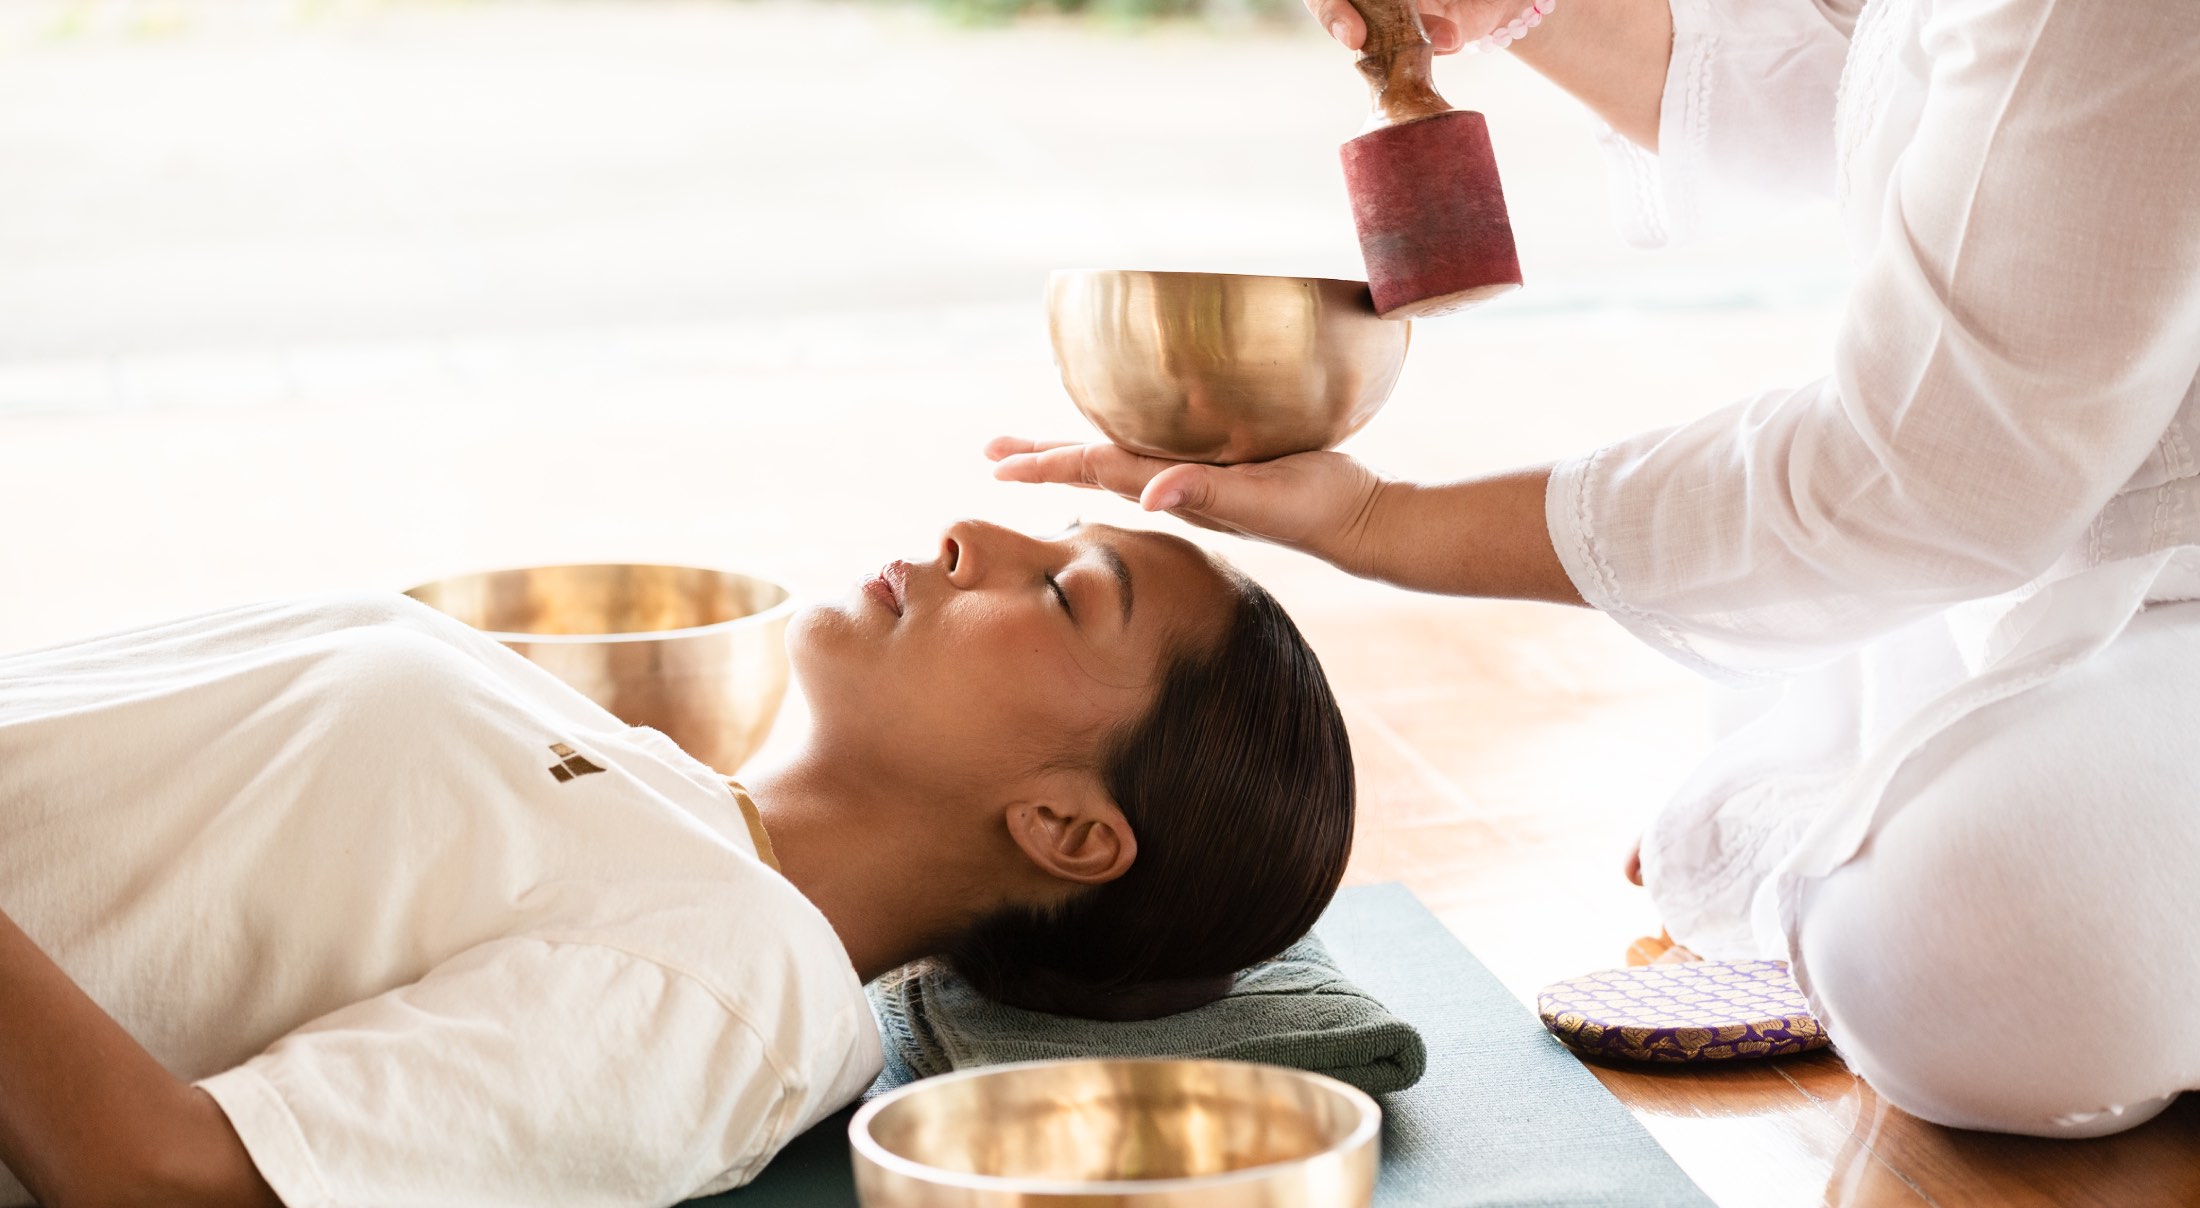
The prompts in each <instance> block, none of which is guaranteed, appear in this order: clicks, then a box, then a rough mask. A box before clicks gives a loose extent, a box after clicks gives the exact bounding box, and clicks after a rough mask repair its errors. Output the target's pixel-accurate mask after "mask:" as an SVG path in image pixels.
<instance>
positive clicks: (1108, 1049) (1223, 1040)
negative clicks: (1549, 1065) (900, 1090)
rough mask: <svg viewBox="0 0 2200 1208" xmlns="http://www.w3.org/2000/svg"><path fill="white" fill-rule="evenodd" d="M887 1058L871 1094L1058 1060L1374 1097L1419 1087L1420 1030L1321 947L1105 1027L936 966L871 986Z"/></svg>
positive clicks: (1423, 1060) (1304, 947)
mask: <svg viewBox="0 0 2200 1208" xmlns="http://www.w3.org/2000/svg"><path fill="white" fill-rule="evenodd" d="M870 994H871V1007H872V1010H873V1012H874V1013H875V1014H876V1015H877V1016H878V1026H879V1034H880V1039H881V1040H882V1041H883V1042H884V1045H885V1049H886V1070H885V1072H884V1073H882V1074H880V1075H879V1081H878V1083H877V1085H875V1086H873V1087H872V1093H874V1094H876V1093H878V1092H880V1091H885V1090H890V1089H892V1088H894V1087H896V1086H899V1085H901V1084H902V1083H904V1082H912V1081H915V1080H916V1079H918V1078H929V1077H931V1076H932V1075H934V1074H944V1073H946V1072H948V1071H949V1070H959V1069H966V1068H968V1067H970V1066H976V1065H998V1064H1001V1063H1003V1062H1009V1061H1037V1060H1041V1059H1045V1058H1053V1057H1220V1058H1228V1059H1231V1060H1237V1061H1265V1062H1268V1063H1270V1064H1272V1065H1288V1066H1293V1067H1295V1068H1297V1069H1302V1070H1312V1071H1314V1072H1316V1073H1321V1074H1327V1075H1329V1076H1330V1077H1332V1078H1337V1079H1340V1080H1342V1081H1345V1082H1349V1083H1351V1084H1352V1085H1354V1086H1356V1087H1359V1088H1360V1089H1361V1090H1363V1091H1367V1092H1368V1093H1369V1094H1376V1095H1380V1094H1387V1093H1388V1092H1391V1091H1399V1090H1404V1089H1405V1088H1407V1087H1409V1086H1412V1085H1413V1084H1414V1083H1415V1082H1418V1081H1420V1078H1421V1071H1422V1070H1423V1069H1425V1068H1426V1067H1427V1065H1428V1049H1427V1047H1426V1046H1425V1045H1423V1044H1422V1042H1421V1034H1420V1033H1419V1032H1417V1031H1415V1030H1414V1029H1413V1025H1412V1024H1409V1023H1407V1022H1406V1021H1404V1020H1402V1019H1400V1018H1398V1017H1397V1016H1395V1015H1392V1014H1391V1013H1390V1012H1389V1011H1387V1010H1385V1009H1384V1008H1383V1004H1381V1003H1379V1002H1377V1001H1375V1000H1374V999H1373V998H1370V997H1368V995H1367V994H1366V992H1364V991H1362V990H1361V989H1360V988H1359V987H1358V986H1355V985H1353V984H1352V983H1351V982H1350V981H1348V980H1346V978H1345V976H1344V974H1343V973H1342V972H1340V971H1339V970H1338V968H1337V964H1336V962H1335V961H1333V960H1331V959H1330V958H1329V952H1328V950H1327V949H1325V948H1323V947H1322V944H1321V941H1320V940H1318V939H1316V938H1314V937H1313V936H1312V935H1309V936H1307V937H1306V938H1305V939H1303V940H1300V941H1299V942H1298V943H1296V944H1293V945H1292V946H1291V947H1289V948H1287V949H1285V950H1284V952H1283V953H1282V955H1280V956H1278V957H1276V959H1274V960H1272V961H1268V962H1265V963H1263V964H1259V965H1255V966H1253V967H1252V968H1250V969H1247V970H1246V971H1244V972H1243V973H1240V974H1238V977H1237V983H1236V984H1235V985H1233V986H1232V987H1231V988H1230V992H1229V993H1228V994H1226V995H1224V996H1223V997H1222V998H1220V999H1217V1000H1216V1001H1214V1002H1211V1003H1209V1004H1207V1005H1206V1006H1204V1007H1199V1008H1196V1009H1194V1010H1190V1011H1185V1012H1182V1013H1180V1014H1176V1015H1168V1016H1164V1017H1162V1018H1160V1019H1145V1020H1138V1021H1135V1022H1130V1023H1098V1022H1095V1021H1093V1020H1089V1019H1072V1018H1069V1017H1067V1016H1062V1015H1045V1014H1041V1013H1039V1012H1037V1011H1026V1010H1022V1009H1020V1008H1017V1007H1011V1006H1005V1005H1003V1004H1001V1003H997V1002H994V1001H992V1000H991V999H988V998H986V997H985V996H984V995H982V994H979V993H978V992H977V991H976V990H975V989H973V988H972V987H971V985H970V983H968V982H966V981H964V980H963V979H962V978H960V977H957V976H956V975H955V974H954V972H953V971H951V970H949V969H948V968H947V967H946V966H945V965H942V964H939V963H937V962H930V963H926V964H923V965H917V966H912V967H910V968H908V969H904V970H898V971H896V972H894V973H890V974H887V975H886V976H885V977H882V978H880V979H879V980H878V981H875V982H873V983H871V985H870Z"/></svg>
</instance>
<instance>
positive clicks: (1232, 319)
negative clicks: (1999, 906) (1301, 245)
mask: <svg viewBox="0 0 2200 1208" xmlns="http://www.w3.org/2000/svg"><path fill="white" fill-rule="evenodd" d="M1047 331H1048V334H1049V335H1051V336H1052V337H1053V340H1054V363H1055V365H1056V366H1057V367H1059V368H1060V369H1061V371H1062V387H1063V388H1064V389H1066V390H1068V391H1069V396H1070V398H1071V400H1072V401H1074V402H1075V403H1076V404H1077V409H1078V410H1079V411H1082V412H1084V413H1085V418H1087V419H1089V420H1091V421H1092V422H1093V425H1094V426H1095V427H1097V428H1099V429H1100V431H1101V432H1103V433H1105V434H1106V435H1107V438H1108V439H1109V440H1112V441H1114V442H1115V443H1116V444H1118V445H1121V446H1122V447H1124V448H1126V449H1130V450H1132V451H1133V452H1137V453H1145V454H1149V455H1151V456H1155V457H1169V458H1175V459H1177V460H1179V461H1205V462H1214V463H1217V464H1228V463H1230V462H1240V461H1266V460H1268V459H1270V458H1274V457H1282V456H1284V455H1285V454H1288V453H1304V452H1307V451H1309V450H1312V449H1327V448H1330V447H1331V446H1333V445H1336V444H1338V443H1340V442H1342V441H1343V440H1344V438H1346V437H1348V436H1350V435H1352V434H1353V433H1354V432H1357V431H1359V430H1360V429H1361V428H1362V427H1363V426H1365V425H1366V423H1367V421H1368V420H1370V419H1372V418H1374V416H1375V413H1376V412H1377V411H1379V410H1381V409H1382V406H1383V403H1384V402H1385V401H1386V400H1388V399H1389V398H1390V391H1391V387H1393V386H1396V385H1397V384H1398V370H1399V369H1400V367H1402V366H1403V365H1404V364H1405V359H1406V342H1407V340H1408V338H1409V337H1410V336H1411V334H1412V331H1413V325H1412V324H1411V323H1409V322H1407V321H1405V320H1402V319H1401V320H1392V319H1384V318H1381V317H1379V316H1377V315H1376V313H1375V304H1374V302H1373V301H1372V300H1370V298H1369V297H1368V292H1367V283H1366V282H1364V281H1333V280H1329V279H1327V278H1322V277H1246V276H1238V275H1235V274H1231V273H1147V272H1133V271H1119V270H1106V269H1093V270H1077V271H1064V272H1058V273H1055V274H1054V275H1053V277H1051V278H1050V279H1048V281H1047Z"/></svg>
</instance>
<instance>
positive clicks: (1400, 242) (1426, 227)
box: [1343, 0, 1520, 319]
mask: <svg viewBox="0 0 2200 1208" xmlns="http://www.w3.org/2000/svg"><path fill="white" fill-rule="evenodd" d="M1351 4H1352V7H1354V8H1356V9H1358V10H1359V13H1360V16H1361V17H1363V18H1365V19H1366V21H1367V41H1366V42H1365V43H1364V44H1363V45H1362V46H1361V47H1360V57H1359V61H1358V67H1359V69H1360V74H1361V75H1363V76H1366V77H1367V83H1368V88H1369V90H1370V92H1371V93H1372V94H1373V99H1374V102H1375V113H1374V116H1373V117H1372V118H1370V119H1369V123H1368V126H1369V128H1368V130H1367V131H1366V132H1365V133H1363V134H1361V135H1360V136H1359V137H1358V138H1355V139H1353V140H1352V141H1351V142H1348V143H1346V144H1345V145H1344V151H1343V155H1344V181H1345V188H1346V190H1347V191H1348V192H1349V193H1350V194H1351V196H1352V220H1353V223H1354V225H1356V226H1357V227H1358V228H1359V231H1360V253H1361V255H1362V256H1363V257H1364V258H1365V259H1366V261H1367V284H1368V289H1369V290H1370V292H1372V293H1373V294H1374V296H1375V309H1376V310H1377V311H1378V312H1379V313H1381V315H1382V316H1383V317H1384V318H1386V319H1418V318H1423V317H1426V316H1429V315H1440V314H1445V313H1447V312H1449V311H1454V310H1460V309H1463V308H1465V307H1468V306H1472V305H1474V304H1475V303H1477V302H1480V301H1483V300H1484V299H1487V298H1491V297H1494V296H1496V295H1498V294H1501V293H1504V292H1505V291H1506V290H1509V289H1514V288H1516V287H1518V286H1519V284H1520V255H1519V253H1518V252H1517V251H1516V250H1515V249H1514V247H1513V237H1512V220H1511V219H1510V218H1509V217H1507V215H1506V213H1505V191H1504V189H1503V187H1502V186H1500V185H1499V184H1498V180H1497V159H1496V157H1495V156H1494V155H1492V154H1491V152H1490V132H1489V127H1488V125H1487V124H1486V123H1484V122H1483V120H1482V115H1481V114H1479V113H1473V112H1469V111H1467V110H1463V109H1454V108H1452V107H1451V105H1450V104H1448V103H1447V102H1446V101H1445V100H1444V98H1443V97H1442V96H1439V95H1438V94H1437V92H1436V86H1435V84H1434V83H1433V82H1432V80H1431V72H1430V58H1431V48H1430V45H1429V39H1428V33H1427V31H1425V30H1424V29H1422V28H1421V12H1420V8H1419V7H1418V5H1417V4H1416V2H1415V0H1351Z"/></svg>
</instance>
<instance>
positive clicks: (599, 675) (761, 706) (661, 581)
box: [405, 563, 794, 773]
mask: <svg viewBox="0 0 2200 1208" xmlns="http://www.w3.org/2000/svg"><path fill="white" fill-rule="evenodd" d="M405 594H406V595H409V596H411V597H412V598H414V599H416V600H419V601H420V602H422V603H424V604H427V605H428V606H429V607H431V608H435V609H437V610H439V611H441V612H446V613H449V614H450V615H452V616H454V617H457V618H458V619H459V620H461V621H464V622H466V623H467V624H468V625H471V626H473V627H474V628H476V629H479V630H482V631H484V632H485V633H487V634H488V635H489V636H490V637H493V638H495V639H496V640H497V641H499V642H502V643H504V644H505V645H507V646H509V647H511V648H512V649H514V650H517V651H519V652H520V653H521V654H523V655H525V656H527V657H528V658H529V659H531V660H532V661H534V662H535V663H537V664H539V665H541V666H542V667H544V668H546V669H547V670H549V671H550V672H551V674H553V675H556V676H557V677H558V678H559V679H562V680H564V681H565V682H566V683H568V684H571V685H573V686H574V687H575V688H578V689H580V690H581V692H582V693H583V694H585V695H586V696H587V697H588V698H589V699H590V700H593V701H595V702H596V703H597V704H599V705H602V706H603V707H604V708H606V709H608V710H610V711H611V713H612V715H613V716H615V717H617V718H618V719H619V720H621V721H623V722H625V723H627V724H628V725H632V726H649V727H651V728H652V729H656V730H660V731H662V732H663V733H664V734H665V736H666V737H668V738H670V739H672V741H674V742H676V743H678V744H679V745H680V747H681V749H682V750H685V751H686V752H687V753H688V754H690V755H693V756H695V757H696V758H697V759H700V760H702V761H703V762H704V763H707V764H709V765H710V766H711V767H713V768H716V769H717V770H719V771H721V772H727V773H730V772H732V771H733V770H734V769H735V768H737V767H739V766H740V765H741V761H742V760H744V759H747V758H748V757H749V756H750V755H751V754H753V753H755V751H756V748H757V747H759V746H761V745H763V742H764V736H765V734H766V733H768V732H769V731H770V730H771V725H772V720H773V718H775V717H777V716H778V714H779V705H780V702H781V701H782V700H783V699H785V697H786V694H787V641H786V638H787V618H788V617H789V616H790V615H792V613H793V611H794V608H793V603H792V601H791V599H790V598H789V596H788V592H787V589H786V588H784V587H781V586H779V585H778V584H777V583H772V582H769V581H767V580H764V579H758V578H755V577H753V576H750V575H740V574H734V573H732V572H730V571H722V570H705V569H702V568H700V567H692V566H647V565H635V564H629V563H602V564H590V565H580V566H537V567H528V568H525V569H521V570H500V571H490V572H487V573H485V574H476V575H461V576H459V577H457V578H451V579H438V580H437V581H435V582H433V583H424V584H422V585H420V586H419V587H415V588H413V589H412V590H410V591H408V592H406V593H405Z"/></svg>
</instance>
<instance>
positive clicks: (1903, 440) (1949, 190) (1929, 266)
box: [1547, 0, 2200, 678]
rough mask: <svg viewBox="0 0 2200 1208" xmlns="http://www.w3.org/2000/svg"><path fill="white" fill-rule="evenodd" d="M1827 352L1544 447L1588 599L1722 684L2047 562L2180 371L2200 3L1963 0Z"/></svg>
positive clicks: (1937, 18) (2197, 159)
mask: <svg viewBox="0 0 2200 1208" xmlns="http://www.w3.org/2000/svg"><path fill="white" fill-rule="evenodd" d="M1922 46H1923V50H1924V53H1925V55H1926V56H1927V57H1928V59H1929V64H1928V65H1927V66H1928V74H1926V75H1925V76H1924V78H1925V79H1927V80H1929V81H1930V83H1929V85H1928V87H1927V90H1926V95H1925V99H1924V102H1923V106H1922V109H1921V111H1920V113H1921V120H1920V124H1919V126H1918V128H1917V131H1916V134H1915V137H1914V139H1913V141H1912V142H1911V143H1910V144H1909V146H1908V148H1907V150H1906V151H1905V152H1904V153H1903V155H1902V157H1901V159H1900V161H1899V163H1898V165H1897V167H1896V168H1895V170H1894V175H1893V177H1892V179H1891V180H1890V182H1889V185H1888V188H1887V193H1886V197H1885V200H1884V203H1883V210H1882V214H1883V217H1882V219H1881V221H1880V235H1879V238H1878V240H1877V242H1876V245H1875V249H1874V251H1873V253H1872V255H1871V257H1870V258H1869V260H1868V262H1867V263H1866V264H1865V265H1864V266H1863V269H1862V272H1861V275H1860V278H1859V281H1858V284H1857V286H1856V289H1855V292H1854V294H1853V296H1852V298H1851V300H1850V303H1849V306H1848V310H1847V314H1846V317H1845V319H1844V321H1843V325H1842V330H1841V333H1840V336H1839V340H1838V343H1837V345H1836V348H1835V356H1834V372H1833V373H1832V375H1831V376H1829V377H1827V378H1825V379H1824V380H1822V381H1819V382H1815V383H1812V384H1811V385H1808V386H1805V387H1803V388H1801V389H1796V390H1785V391H1777V392H1773V393H1769V394H1765V395H1762V396H1760V397H1757V398H1754V399H1749V400H1746V401H1743V402H1740V403H1737V404H1735V405H1733V406H1731V407H1728V408H1726V409H1724V410H1721V411H1717V412H1714V413H1713V414H1711V415H1708V416H1705V417H1704V418H1702V419H1700V420H1697V421H1696V422H1694V423H1691V424H1688V425H1686V426H1683V427H1680V428H1676V429H1673V430H1670V431H1666V432H1658V433H1651V434H1647V435H1643V436H1639V437H1636V438H1634V439H1631V440H1626V441H1622V442H1620V443H1619V444H1616V445H1613V446H1611V447H1609V448H1606V449H1604V450H1601V451H1599V452H1597V453H1595V454H1592V455H1590V456H1589V457H1586V458H1583V459H1579V460H1575V461H1572V462H1568V463H1565V464H1562V465H1561V466H1560V467H1559V468H1558V469H1557V471H1556V472H1555V473H1554V474H1553V475H1552V478H1551V485H1550V492H1549V495H1548V497H1547V517H1548V521H1549V524H1550V530H1551V535H1552V538H1553V540H1554V542H1555V543H1556V545H1557V547H1558V551H1559V556H1560V558H1561V560H1562V561H1563V562H1564V563H1565V566H1566V569H1567V572H1568V574H1569V575H1570V576H1571V577H1572V579H1573V581H1574V584H1575V585H1576V587H1577V588H1578V589H1579V590H1580V591H1581V593H1582V595H1583V596H1584V597H1585V598H1586V599H1587V600H1588V601H1589V602H1590V603H1591V604H1594V605H1596V606H1598V607H1600V608H1602V609H1604V610H1605V611H1607V612H1609V613H1611V614H1612V615H1613V616H1615V617H1616V618H1618V619H1619V620H1621V621H1622V623H1624V624H1626V625H1628V626H1629V627H1630V628H1632V629H1633V630H1634V631H1635V632H1637V633H1638V634H1639V635H1641V636H1643V637H1644V638H1646V639H1648V640H1649V641H1651V642H1652V643H1653V644H1656V645H1658V646H1660V647H1662V648H1664V649H1665V650H1667V651H1668V652H1669V653H1671V654H1673V655H1674V656H1675V657H1676V658H1679V659H1680V660H1682V661H1683V662H1686V663H1689V664H1691V665H1693V666H1696V667H1697V668H1698V669H1700V670H1704V671H1706V672H1709V673H1712V674H1714V675H1721V676H1724V677H1729V678H1732V677H1740V678H1747V677H1749V676H1752V675H1756V674H1765V673H1777V672H1781V671H1784V670H1788V669H1792V668H1797V667H1801V666H1805V665H1809V664H1812V663H1815V662H1820V661H1823V660H1825V659H1828V658H1831V657H1833V656H1834V655H1836V654H1838V653H1840V652H1841V651H1843V650H1845V649H1847V648H1849V647H1851V646H1853V645H1856V644H1859V643H1861V642H1863V641H1865V640H1867V639H1869V638H1871V637H1874V636H1876V635H1878V634H1881V633H1885V632H1888V631H1891V630H1893V629H1895V628H1897V627H1900V626H1902V625H1904V624H1907V623H1909V622H1910V621H1913V620H1916V619H1919V618H1921V617H1923V616H1925V615H1928V614H1930V613H1932V612H1936V611H1939V610H1941V609H1943V608H1945V607H1947V606H1949V605H1951V604H1953V603H1956V602H1959V601H1963V600H1968V599H1976V598H1982V597H1985V596H1990V595H1995V594H1999V593H2001V592H2004V591H2008V590H2011V589H2014V588H2017V587H2019V586H2022V585H2023V584H2025V583H2027V582H2029V581H2030V580H2032V579H2034V578H2035V577H2037V576H2039V575H2041V574H2042V573H2043V572H2045V571H2047V570H2048V569H2049V568H2050V566H2051V564H2052V563H2053V562H2054V561H2055V560H2056V559H2057V558H2058V557H2059V556H2060V555H2061V554H2062V553H2063V552H2064V551H2065V550H2068V549H2071V548H2072V547H2074V546H2075V545H2076V544H2077V541H2078V539H2079V537H2080V536H2081V535H2082V534H2083V533H2084V531H2085V529H2086V526H2087V525H2088V524H2089V523H2090V522H2091V520H2092V518H2093V517H2094V516H2095V515H2096V514H2097V513H2098V512H2099V511H2100V510H2101V508H2102V507H2103V506H2104V505H2105V504H2106V503H2107V501H2108V500H2109V499H2110V498H2111V497H2112V496H2113V495H2114V494H2115V493H2116V492H2117V491H2118V489H2119V488H2120V487H2121V486H2122V484H2123V483H2125V482H2126V481H2127V480H2128V479H2129V478H2130V476H2131V475H2132V474H2133V473H2134V472H2135V471H2136V470H2137V469H2138V468H2139V467H2140V466H2141V464H2142V463H2143V462H2145V461H2146V459H2147V458H2148V456H2149V454H2150V453H2151V452H2152V451H2153V449H2154V446H2155V445H2156V444H2157V442H2159V441H2160V440H2161V438H2162V435H2163V432H2164V430H2165V428H2167V427H2168V425H2169V423H2170V421H2171V419H2172V418H2173V417H2174V416H2175V414H2176V412H2177V409H2178V407H2179V406H2180V404H2181V403H2182V402H2183V400H2184V399H2185V396H2186V395H2187V393H2188V391H2190V390H2192V389H2193V388H2194V377H2195V374H2196V372H2200V150H2196V144H2195V143H2194V141H2193V131H2194V130H2195V129H2200V69H2195V67H2194V64H2195V63H2196V62H2200V5H2194V4H2186V3H2171V2H2168V0H2164V2H2162V3H2149V4H2135V5H2123V6H2116V5H2099V4H2089V3H2086V2H2085V0H1959V2H1957V3H1941V4H1940V5H1938V6H1937V7H1936V10H1935V13H1934V16H1933V17H1932V19H1931V20H1930V21H1928V22H1927V23H1926V25H1925V26H1924V31H1923V36H1922Z"/></svg>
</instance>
